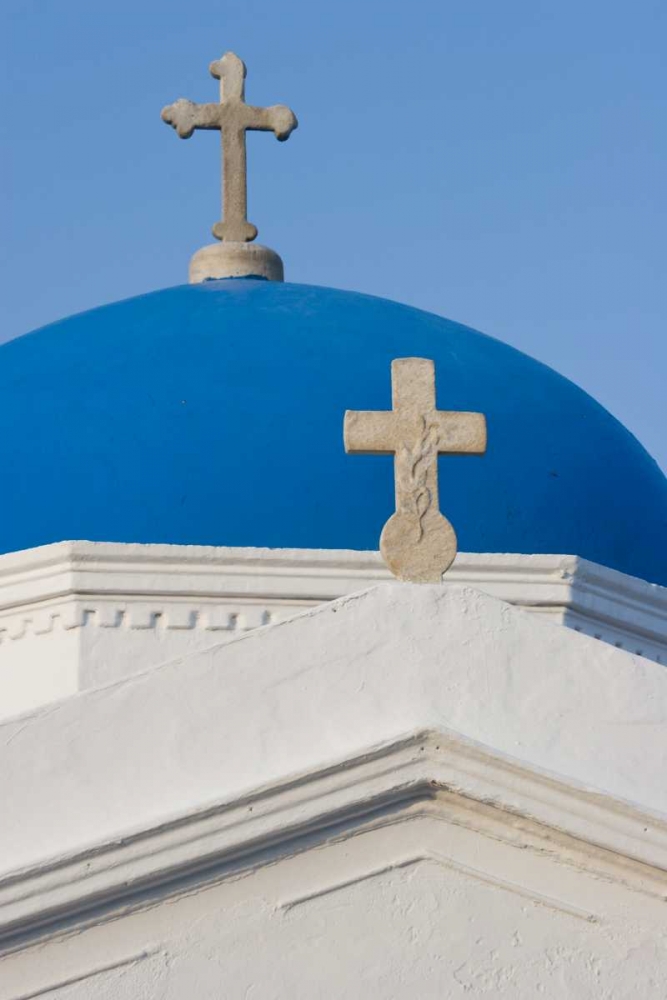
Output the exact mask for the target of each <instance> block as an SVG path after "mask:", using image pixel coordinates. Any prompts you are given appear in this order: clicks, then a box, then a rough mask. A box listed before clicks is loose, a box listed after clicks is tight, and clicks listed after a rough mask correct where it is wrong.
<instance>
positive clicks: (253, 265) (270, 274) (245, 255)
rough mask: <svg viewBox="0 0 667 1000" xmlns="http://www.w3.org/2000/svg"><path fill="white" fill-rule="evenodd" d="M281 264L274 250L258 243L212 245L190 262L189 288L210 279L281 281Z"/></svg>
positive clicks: (198, 251) (282, 275)
mask: <svg viewBox="0 0 667 1000" xmlns="http://www.w3.org/2000/svg"><path fill="white" fill-rule="evenodd" d="M284 277H285V275H284V269H283V262H282V260H281V259H280V257H279V256H278V254H277V253H276V252H275V250H271V249H269V247H264V246H262V245H261V244H260V243H235V242H229V241H225V242H224V243H212V244H210V245H209V246H205V247H202V248H201V250H197V252H196V253H195V254H194V255H193V257H192V259H191V261H190V275H189V280H190V284H191V285H197V284H200V283H201V282H202V281H209V280H211V279H214V278H265V279H266V280H267V281H283V280H284Z"/></svg>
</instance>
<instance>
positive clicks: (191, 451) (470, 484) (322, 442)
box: [0, 279, 667, 585]
mask: <svg viewBox="0 0 667 1000" xmlns="http://www.w3.org/2000/svg"><path fill="white" fill-rule="evenodd" d="M408 356H418V357H424V358H431V359H433V360H434V362H435V370H436V379H437V392H438V406H439V408H441V409H448V410H472V411H479V412H481V413H484V414H485V415H486V418H487V424H488V450H487V453H486V455H484V456H474V455H445V456H441V458H440V460H439V470H440V506H441V509H442V511H443V513H444V514H445V515H446V516H447V518H448V519H449V520H450V521H451V522H452V524H453V525H454V527H455V529H456V532H457V535H458V541H459V549H460V550H461V551H464V552H523V553H568V554H575V555H579V556H582V557H585V558H586V559H590V560H594V561H595V562H598V563H602V564H603V565H606V566H610V567H613V568H614V569H618V570H622V571H623V572H625V573H629V574H632V575H634V576H638V577H641V578H643V579H646V580H650V581H653V582H655V583H660V584H663V585H664V584H667V479H665V476H664V475H663V474H662V472H661V471H660V470H659V468H658V466H657V465H656V463H655V462H654V461H653V460H652V459H651V458H650V456H649V455H648V454H647V453H646V452H645V451H644V449H643V448H642V447H641V445H639V443H638V442H637V441H636V440H635V438H634V437H633V436H632V435H631V434H630V433H629V432H628V431H627V430H626V429H625V428H624V427H623V426H622V425H621V424H620V423H618V421H617V420H615V419H614V418H613V417H612V416H611V415H610V414H609V413H607V412H606V411H605V410H604V409H603V408H602V407H601V406H599V405H598V404H597V403H596V402H595V401H594V400H593V399H591V398H590V397H589V396H588V395H587V394H586V393H584V392H583V391H582V390H580V389H578V388H577V387H576V386H575V385H573V384H572V383H571V382H569V381H568V380H567V379H565V378H562V377H561V376H560V375H558V374H556V373H555V372H554V371H552V370H551V369H549V368H547V367H545V366H544V365H542V364H540V363H538V362H537V361H534V360H532V359H531V358H529V357H527V356H526V355H524V354H522V353H520V352H519V351H516V350H514V349H513V348H511V347H508V346H507V345H505V344H502V343H500V342H499V341H497V340H494V339H492V338H490V337H487V336H484V335H483V334H481V333H477V332H475V331H474V330H471V329H469V328H467V327H464V326H461V325H459V324H458V323H453V322H451V321H450V320H447V319H443V318H441V317H439V316H435V315H432V314H429V313H426V312H422V311H420V310H417V309H413V308H409V307H407V306H403V305H399V304H397V303H395V302H391V301H387V300H385V299H379V298H373V297H371V296H367V295H360V294H356V293H351V292H343V291H336V290H333V289H329V288H318V287H312V286H305V285H297V284H282V283H280V282H268V281H260V280H253V279H240V280H222V281H207V282H204V283H203V284H194V285H185V286H179V287H175V288H168V289H165V290H163V291H159V292H155V293H152V294H149V295H143V296H140V297H137V298H133V299H129V300H126V301H123V302H118V303H114V304H112V305H109V306H105V307H103V308H100V309H95V310H92V311H90V312H86V313H82V314H80V315H77V316H72V317H70V318H68V319H65V320H62V321H61V322H58V323H54V324H52V325H50V326H47V327H44V328H42V329H40V330H36V331H35V332H33V333H30V334H27V335H25V336H23V337H19V338H17V339H16V340H13V341H10V342H9V343H6V344H5V345H3V346H2V347H1V348H0V454H1V459H0V461H1V464H2V468H3V469H4V471H5V482H4V488H3V490H2V505H1V511H2V516H1V517H0V551H2V552H7V551H14V550H18V549H23V548H29V547H32V546H36V545H42V544H45V543H48V542H55V541H60V540H63V539H75V538H78V539H89V540H93V541H122V542H172V543H178V544H202V545H234V546H269V547H288V548H292V547H294V548H329V549H376V548H377V547H378V540H379V536H380V532H381V530H382V526H383V525H384V523H385V521H386V520H387V518H388V517H389V516H390V515H391V513H392V512H393V509H394V485H393V461H392V458H391V456H361V455H346V454H345V451H344V447H343V415H344V411H345V410H346V409H355V410H377V409H380V410H382V409H390V408H391V380H390V365H391V361H392V360H393V359H395V358H401V357H408Z"/></svg>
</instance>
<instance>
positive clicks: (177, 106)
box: [162, 52, 298, 243]
mask: <svg viewBox="0 0 667 1000" xmlns="http://www.w3.org/2000/svg"><path fill="white" fill-rule="evenodd" d="M210 70H211V74H212V75H213V76H214V77H217V78H218V79H219V80H220V103H219V104H194V103H193V102H192V101H188V100H185V99H184V98H181V99H180V100H178V101H176V102H175V103H174V104H170V105H169V106H168V107H166V108H164V110H163V111H162V120H163V121H165V122H167V124H169V125H172V126H173V127H174V128H175V129H176V131H177V132H178V134H179V135H180V137H181V139H189V138H190V136H191V135H192V133H193V132H194V131H195V129H198V128H201V129H219V130H220V137H221V141H222V159H223V174H222V220H221V221H220V222H216V224H215V225H214V226H213V235H214V236H215V238H216V239H218V240H226V241H232V242H239V243H249V242H250V241H251V240H254V239H255V237H256V236H257V229H256V227H255V226H253V224H252V223H251V222H248V217H247V216H248V188H247V166H246V137H245V134H246V132H247V131H259V132H273V133H275V136H276V138H277V139H279V140H280V141H281V142H282V141H284V140H285V139H287V138H289V136H290V134H291V133H292V132H293V131H294V129H295V128H296V127H297V125H298V122H297V120H296V116H295V114H294V112H293V111H291V110H290V109H289V108H288V107H286V106H285V105H284V104H274V105H273V106H272V107H270V108H256V107H253V105H251V104H246V103H245V100H244V97H245V84H244V81H245V76H246V68H245V64H244V63H243V62H242V61H241V59H239V57H238V56H236V55H234V53H233V52H227V53H225V55H224V56H223V57H222V59H218V60H216V61H215V62H212V63H211V66H210Z"/></svg>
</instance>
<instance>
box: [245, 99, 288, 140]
mask: <svg viewBox="0 0 667 1000" xmlns="http://www.w3.org/2000/svg"><path fill="white" fill-rule="evenodd" d="M239 109H240V114H241V115H242V117H243V124H244V126H245V128H247V129H251V130H252V131H255V132H273V133H274V134H275V137H276V139H278V140H279V141H280V142H284V141H285V139H289V137H290V135H291V134H292V132H293V131H294V129H295V128H297V127H298V125H299V123H298V121H297V117H296V115H295V114H294V112H293V111H292V110H291V108H288V107H287V106H286V105H285V104H273V105H271V107H270V108H256V107H255V106H254V105H252V104H241V105H239Z"/></svg>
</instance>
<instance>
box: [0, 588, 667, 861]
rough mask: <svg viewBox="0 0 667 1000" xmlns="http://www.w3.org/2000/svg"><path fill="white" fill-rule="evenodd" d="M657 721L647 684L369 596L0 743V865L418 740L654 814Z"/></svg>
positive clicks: (37, 717) (659, 788)
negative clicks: (414, 736) (441, 741)
mask: <svg viewBox="0 0 667 1000" xmlns="http://www.w3.org/2000/svg"><path fill="white" fill-rule="evenodd" d="M666 718H667V673H665V671H664V669H663V668H662V667H660V666H658V665H657V664H654V663H651V662H650V661H648V660H645V659H642V658H639V657H632V656H630V655H628V654H626V653H623V652H621V651H619V650H615V649H613V648H612V647H610V646H608V645H605V644H603V643H599V642H596V641H595V640H591V639H588V638H587V637H584V636H580V635H577V634H575V633H573V632H571V631H569V630H567V629H561V628H556V627H553V626H552V625H550V624H549V623H547V622H543V621H541V620H539V619H537V618H534V617H530V616H527V615H525V614H523V613H522V612H521V611H517V610H515V609H513V608H511V607H509V606H508V605H505V604H502V603H501V602H498V601H495V600H493V599H492V598H489V597H485V596H484V595H482V594H480V593H477V592H475V591H470V590H468V589H465V588H463V589H458V588H449V589H446V588H442V587H439V586H417V585H413V586H411V585H407V584H406V585H401V586H393V585H388V586H387V585H383V586H380V587H378V588H376V589H375V590H372V591H369V592H366V593H364V594H361V595H356V596H353V597H350V598H343V599H341V600H339V601H336V602H334V603H332V604H329V605H325V606H323V607H320V608H318V609H315V610H313V611H310V612H306V613H304V614H302V615H299V616H297V617H296V618H293V619H291V620H290V621H288V622H285V623H283V624H282V625H274V626H269V627H267V628H265V629H261V630H257V631H255V632H251V633H249V634H248V635H246V636H245V637H243V638H240V639H237V640H236V641H233V642H227V643H223V644H220V645H217V646H214V647H212V648H211V649H210V650H208V651H205V652H200V653H195V654H193V655H191V656H190V657H188V658H187V659H185V660H180V661H174V662H173V663H169V664H166V665H163V666H162V667H159V668H156V669H152V670H148V671H146V672H144V673H143V674H137V675H134V676H131V677H128V678H126V679H125V680H123V681H119V682H116V683H114V684H111V685H109V686H107V687H105V688H102V689H98V690H92V691H87V692H83V693H81V694H80V695H78V696H77V697H75V698H70V699H67V700H65V701H63V702H59V703H56V704H53V705H50V706H47V707H45V708H43V709H41V710H38V711H37V712H35V713H34V714H32V715H26V716H22V717H19V718H17V719H15V720H10V721H8V722H6V723H4V724H3V725H2V726H0V739H1V740H2V742H3V743H4V744H5V748H4V751H3V755H2V767H1V768H0V799H2V801H8V800H9V799H10V798H11V801H12V803H13V808H12V809H11V811H10V812H9V815H8V816H7V817H6V821H5V822H4V823H3V825H2V827H1V828H0V858H1V859H2V862H3V864H4V865H5V866H6V868H7V869H12V868H18V867H22V866H24V865H29V864H32V863H36V862H38V861H39V859H40V858H43V857H44V856H45V855H48V856H53V855H58V854H64V853H69V852H70V851H72V850H76V849H77V848H80V847H81V846H84V845H90V844H93V843H95V842H96V841H97V840H98V839H99V817H100V815H104V814H106V815H108V816H110V817H113V822H112V824H110V828H109V829H108V831H107V832H108V834H109V835H111V836H116V835H123V834H124V833H126V832H130V831H132V830H136V829H141V828H144V827H148V826H152V825H154V824H155V823H157V822H160V821H163V820H165V819H167V818H169V817H171V816H174V815H176V816H178V815H184V814H188V813H189V812H191V810H193V809H195V808H201V807H203V806H205V805H208V804H213V803H215V802H216V801H220V800H221V799H227V800H230V799H233V798H234V797H235V796H238V795H242V794H245V793H247V792H249V791H251V790H252V789H256V788H258V787H260V786H263V785H266V784H269V783H273V782H276V781H281V780H284V779H285V778H286V777H288V776H289V775H291V774H298V773H302V772H304V771H312V770H315V769H318V768H322V767H326V766H327V765H330V764H334V763H336V762H338V761H341V760H345V759H348V758H349V757H351V756H358V755H359V754H362V753H364V752H368V751H369V750H370V749H372V748H373V747H377V746H379V745H381V744H383V743H386V742H388V741H392V740H395V739H396V738H397V737H400V736H402V735H404V734H408V733H412V732H414V731H420V730H424V729H435V730H448V731H453V732H455V733H459V734H461V735H462V736H464V737H466V738H467V739H472V740H474V741H477V742H479V743H481V744H483V745H485V746H489V747H492V748H493V749H494V750H495V751H497V752H500V753H504V754H509V755H510V756H512V757H513V758H515V759H517V760H519V761H524V762H526V763H527V764H530V765H531V766H533V767H538V768H543V769H545V770H547V771H550V772H552V773H555V774H558V775H561V776H563V777H565V778H572V779H574V780H576V781H577V782H579V783H583V784H584V785H587V786H591V787H593V788H598V789H600V790H602V791H605V792H607V793H609V794H611V795H614V796H616V797H621V798H626V799H629V800H632V801H636V802H638V803H643V804H645V805H647V806H649V807H650V808H654V809H658V810H665V809H667V792H666V786H665V781H664V774H665V771H666V768H667V741H665V739H664V725H665V720H666ZM45 748H48V752H45ZM26 774H29V775H30V776H31V780H30V781H26V780H25V778H24V776H25V775H26ZM26 817H31V822H30V823H29V824H26ZM40 817H41V818H40ZM47 818H48V821H47Z"/></svg>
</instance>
